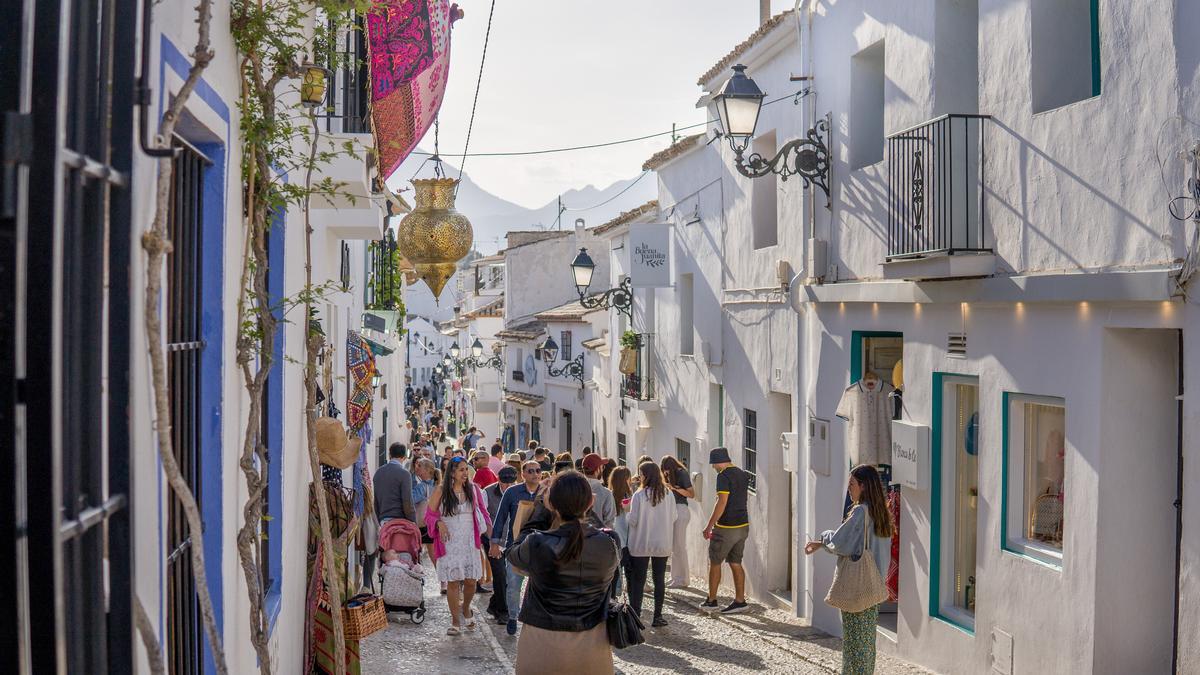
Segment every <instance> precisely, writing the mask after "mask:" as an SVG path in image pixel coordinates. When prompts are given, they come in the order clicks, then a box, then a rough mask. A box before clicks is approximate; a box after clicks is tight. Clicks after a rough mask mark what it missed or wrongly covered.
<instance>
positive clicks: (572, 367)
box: [539, 337, 583, 384]
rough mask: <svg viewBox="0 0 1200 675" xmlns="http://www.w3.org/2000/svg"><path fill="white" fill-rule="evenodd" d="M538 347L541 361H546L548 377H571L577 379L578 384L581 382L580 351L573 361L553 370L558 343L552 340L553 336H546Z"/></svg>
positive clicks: (556, 358)
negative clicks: (540, 351)
mask: <svg viewBox="0 0 1200 675" xmlns="http://www.w3.org/2000/svg"><path fill="white" fill-rule="evenodd" d="M539 349H541V350H542V361H544V362H545V363H546V372H547V373H549V374H550V377H562V376H566V377H573V378H575V379H576V380H579V384H583V352H582V351H581V352H579V356H576V357H575V359H574V360H573V361H571V362H569V363H567V364H566V365H565V366H563V367H562V368H559V369H558V370H555V369H554V362H555V361H557V360H558V343H556V342H555V341H554V338H552V337H547V338H546V341H545V342H543V343H542V344H541V345H540V346H539Z"/></svg>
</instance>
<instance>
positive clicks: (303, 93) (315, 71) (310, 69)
mask: <svg viewBox="0 0 1200 675" xmlns="http://www.w3.org/2000/svg"><path fill="white" fill-rule="evenodd" d="M326 75H327V73H326V71H325V69H324V68H322V67H321V66H314V65H311V64H309V65H305V66H304V80H303V81H302V82H301V84H300V102H301V103H303V104H304V105H306V106H309V107H312V108H315V107H317V106H319V105H321V104H322V103H324V102H325V89H326V84H325V81H326Z"/></svg>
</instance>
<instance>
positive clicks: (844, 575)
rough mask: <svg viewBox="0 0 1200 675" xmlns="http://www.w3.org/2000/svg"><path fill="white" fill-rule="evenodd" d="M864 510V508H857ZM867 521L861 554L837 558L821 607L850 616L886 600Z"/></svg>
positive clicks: (886, 595) (885, 591) (884, 588)
mask: <svg viewBox="0 0 1200 675" xmlns="http://www.w3.org/2000/svg"><path fill="white" fill-rule="evenodd" d="M859 508H865V507H859ZM870 525H871V522H870V519H869V518H868V519H867V527H866V528H864V531H863V552H862V555H860V556H858V560H851V559H850V556H848V555H841V556H838V561H837V568H836V569H834V572H833V583H832V584H831V585H830V586H829V592H828V593H826V594H825V604H827V605H829V606H831V607H836V608H838V609H840V610H842V611H843V612H850V613H851V614H854V613H857V612H861V611H863V610H867V609H870V608H872V607H874V606H875V605H878V604H879V603H881V602H884V601H885V600H887V599H888V591H887V586H885V585H884V583H883V579H882V578H881V577H880V576H879V568H878V567H876V565H875V556H873V555H871V531H872V528H871V527H870Z"/></svg>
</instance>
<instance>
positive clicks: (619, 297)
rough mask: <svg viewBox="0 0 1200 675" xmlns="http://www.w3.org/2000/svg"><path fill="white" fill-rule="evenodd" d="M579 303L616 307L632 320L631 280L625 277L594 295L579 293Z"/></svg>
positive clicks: (586, 306) (599, 306)
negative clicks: (613, 285)
mask: <svg viewBox="0 0 1200 675" xmlns="http://www.w3.org/2000/svg"><path fill="white" fill-rule="evenodd" d="M579 304H581V305H583V306H584V307H585V308H586V309H609V308H616V310H617V311H618V312H621V313H623V314H624V315H625V316H627V317H629V320H630V321H633V282H632V281H630V279H629V277H625V278H624V279H622V280H621V283H620V284H618V285H617V287H616V288H610V289H608V290H607V291H604V292H603V293H597V294H595V295H580V296H579ZM581 381H582V380H581Z"/></svg>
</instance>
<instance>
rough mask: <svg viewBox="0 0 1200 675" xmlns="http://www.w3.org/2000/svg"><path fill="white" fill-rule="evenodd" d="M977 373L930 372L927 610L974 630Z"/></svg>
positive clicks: (976, 539)
mask: <svg viewBox="0 0 1200 675" xmlns="http://www.w3.org/2000/svg"><path fill="white" fill-rule="evenodd" d="M979 412H980V407H979V379H978V378H976V377H973V376H968V375H959V374H955V373H934V374H933V425H932V426H933V429H932V434H931V436H932V442H931V444H930V445H931V450H932V452H931V454H932V465H933V466H932V473H933V475H932V480H931V481H930V483H931V488H932V489H931V499H930V503H931V537H930V552H931V554H930V574H929V615H930V616H931V617H933V618H936V619H940V620H942V621H945V622H947V623H949V624H950V625H952V626H955V627H956V628H959V629H960V630H962V631H964V632H966V633H968V634H970V635H974V634H975V600H976V594H975V589H976V587H977V584H978V580H977V578H976V575H977V573H978V572H977V570H978V568H977V565H976V562H977V561H976V559H975V556H976V554H977V551H978V545H979V508H978V507H979V490H978V486H979V470H978V460H977V458H978V454H979V452H980V441H981V439H980V434H979Z"/></svg>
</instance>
